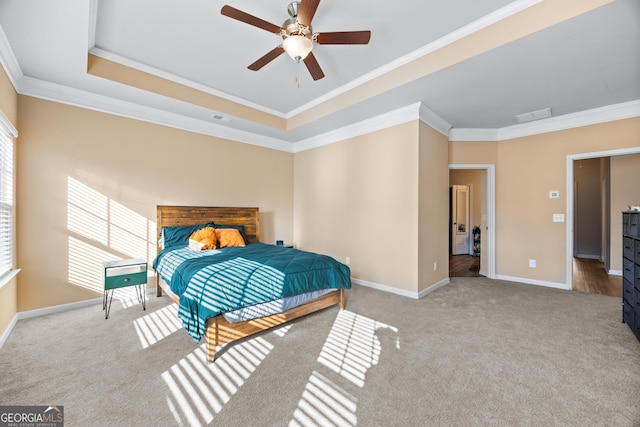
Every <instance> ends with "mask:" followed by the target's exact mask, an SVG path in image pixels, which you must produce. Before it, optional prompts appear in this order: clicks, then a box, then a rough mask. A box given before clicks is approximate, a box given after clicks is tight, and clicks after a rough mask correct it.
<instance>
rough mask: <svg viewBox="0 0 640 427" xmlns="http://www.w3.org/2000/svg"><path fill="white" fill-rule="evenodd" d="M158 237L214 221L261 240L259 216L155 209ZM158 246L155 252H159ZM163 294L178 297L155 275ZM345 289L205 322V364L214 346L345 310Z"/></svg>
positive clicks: (229, 210)
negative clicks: (273, 310)
mask: <svg viewBox="0 0 640 427" xmlns="http://www.w3.org/2000/svg"><path fill="white" fill-rule="evenodd" d="M157 214H158V216H157V227H158V234H157V235H158V236H160V231H161V230H162V227H165V226H176V225H195V224H204V223H206V222H209V221H213V222H214V223H218V224H225V225H244V229H245V234H246V236H247V240H248V241H249V242H258V241H260V214H259V209H258V208H234V207H204V206H158V212H157ZM160 249H161V248H160V246H158V252H160ZM163 292H164V293H166V294H167V296H169V297H170V298H171V299H172V300H173V301H174V302H176V303H178V302H179V300H180V298H179V297H178V296H177V295H176V294H174V293H173V292H171V289H170V288H169V286H168V285H167V284H166V283H165V282H164V281H163V280H162V279H161V278H160V275H159V274H156V295H157V296H159V297H160V296H162V293H163ZM344 302H345V295H344V289H338V291H337V292H329V293H327V294H324V295H322V296H321V297H319V298H317V299H315V300H313V301H309V302H307V303H305V304H302V305H299V306H298V307H294V308H292V309H290V310H287V311H285V312H282V313H279V314H274V315H271V316H265V317H260V318H257V319H252V320H246V321H243V322H234V323H229V322H228V321H227V320H226V319H225V318H224V316H222V315H218V316H216V317H213V318H211V319H209V320H208V321H207V329H206V332H205V340H206V344H207V362H209V363H212V362H213V361H214V359H215V357H216V347H217V346H219V345H222V344H225V343H229V342H231V341H235V340H237V339H240V338H244V337H246V336H249V335H252V334H255V333H258V332H261V331H264V330H267V329H269V328H272V327H274V326H278V325H282V324H283V323H286V322H289V321H291V320H294V319H297V318H299V317H301V316H304V315H307V314H310V313H313V312H315V311H318V310H322V309H324V308H327V307H330V306H332V305H335V304H338V306H339V307H340V309H344Z"/></svg>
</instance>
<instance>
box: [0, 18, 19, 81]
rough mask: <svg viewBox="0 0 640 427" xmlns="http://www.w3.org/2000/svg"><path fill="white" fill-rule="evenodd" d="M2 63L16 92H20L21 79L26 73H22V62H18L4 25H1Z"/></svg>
mask: <svg viewBox="0 0 640 427" xmlns="http://www.w3.org/2000/svg"><path fill="white" fill-rule="evenodd" d="M0 65H2V67H3V68H4V70H5V72H6V73H7V77H9V81H10V82H11V84H12V85H13V88H14V89H15V90H16V92H18V93H19V92H20V90H19V86H20V80H22V77H23V76H24V74H23V73H22V69H21V68H20V64H19V63H18V59H17V58H16V55H15V54H14V53H13V49H11V45H10V44H9V39H7V35H6V34H5V32H4V30H3V29H2V26H1V25H0Z"/></svg>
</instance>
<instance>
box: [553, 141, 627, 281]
mask: <svg viewBox="0 0 640 427" xmlns="http://www.w3.org/2000/svg"><path fill="white" fill-rule="evenodd" d="M627 154H640V147H631V148H621V149H618V150H605V151H595V152H591V153H580V154H569V155H568V156H567V183H566V188H567V215H565V218H566V221H567V229H566V233H567V234H566V247H567V249H566V254H565V271H566V274H565V280H566V286H567V289H572V288H573V238H574V229H573V228H574V224H573V210H574V209H573V203H574V200H573V198H574V197H575V196H574V194H573V162H574V160H584V159H593V158H596V157H615V156H624V155H627ZM609 238H611V236H609Z"/></svg>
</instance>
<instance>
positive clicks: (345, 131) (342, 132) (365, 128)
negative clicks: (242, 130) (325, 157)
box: [293, 103, 422, 153]
mask: <svg viewBox="0 0 640 427" xmlns="http://www.w3.org/2000/svg"><path fill="white" fill-rule="evenodd" d="M421 105H422V103H415V104H411V105H407V106H406V107H402V108H398V109H397V110H393V111H389V112H388V113H384V114H380V115H378V116H375V117H371V118H369V119H366V120H362V121H360V122H357V123H353V124H351V125H347V126H344V127H341V128H339V129H335V130H332V131H330V132H326V133H323V134H320V135H316V136H313V137H311V138H307V139H303V140H301V141H298V142H296V143H295V149H294V151H293V152H294V153H299V152H302V151H307V150H311V149H313V148H318V147H322V146H324V145H330V144H334V143H336V142H340V141H344V140H346V139H349V138H354V137H357V136H360V135H366V134H368V133H372V132H376V131H379V130H382V129H386V128H389V127H392V126H396V125H399V124H403V123H406V122H409V121H413V120H418V119H419V111H420V106H421Z"/></svg>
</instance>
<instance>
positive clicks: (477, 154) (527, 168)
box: [449, 118, 640, 284]
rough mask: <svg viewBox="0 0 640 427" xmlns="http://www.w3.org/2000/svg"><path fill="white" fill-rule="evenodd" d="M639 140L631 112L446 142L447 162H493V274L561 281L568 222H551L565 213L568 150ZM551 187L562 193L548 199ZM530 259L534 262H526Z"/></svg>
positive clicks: (604, 148)
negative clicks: (533, 131) (514, 134)
mask: <svg viewBox="0 0 640 427" xmlns="http://www.w3.org/2000/svg"><path fill="white" fill-rule="evenodd" d="M639 142H640V118H632V119H626V120H618V121H614V122H608V123H602V124H597V125H592V126H585V127H581V128H574V129H567V130H563V131H558V132H550V133H544V134H540V135H535V136H529V137H523V138H517V139H512V140H507V141H500V142H497V143H486V142H478V143H476V142H452V143H450V147H449V163H456V164H457V163H463V164H464V163H474V164H476V163H494V164H495V165H496V258H497V259H496V274H497V275H498V276H506V277H515V278H521V279H526V280H530V281H540V282H549V283H556V284H564V283H565V282H566V268H565V267H566V224H567V223H566V222H565V223H554V222H552V214H553V213H565V214H566V213H567V212H566V206H567V201H566V196H567V195H566V179H567V177H566V175H567V171H566V162H567V156H569V155H577V154H584V153H596V152H602V151H608V150H614V149H626V148H633V147H635V148H638V147H640V144H639ZM494 146H495V150H492V147H494ZM494 153H495V154H494ZM492 158H495V161H491V159H492ZM636 170H637V169H636ZM612 182H613V177H612ZM551 190H559V191H560V198H559V199H550V198H549V191H551ZM612 209H613V207H612ZM614 222H615V216H612V224H613V223H614ZM617 234H619V233H617ZM611 238H612V242H611V246H612V255H611V256H612V258H611V259H612V265H613V262H614V260H615V257H616V255H615V253H614V250H616V247H617V246H620V244H621V243H620V244H618V243H616V242H615V241H614V239H615V238H616V232H615V231H612V235H611ZM529 259H535V260H536V264H537V267H536V268H529V267H528V260H529Z"/></svg>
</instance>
